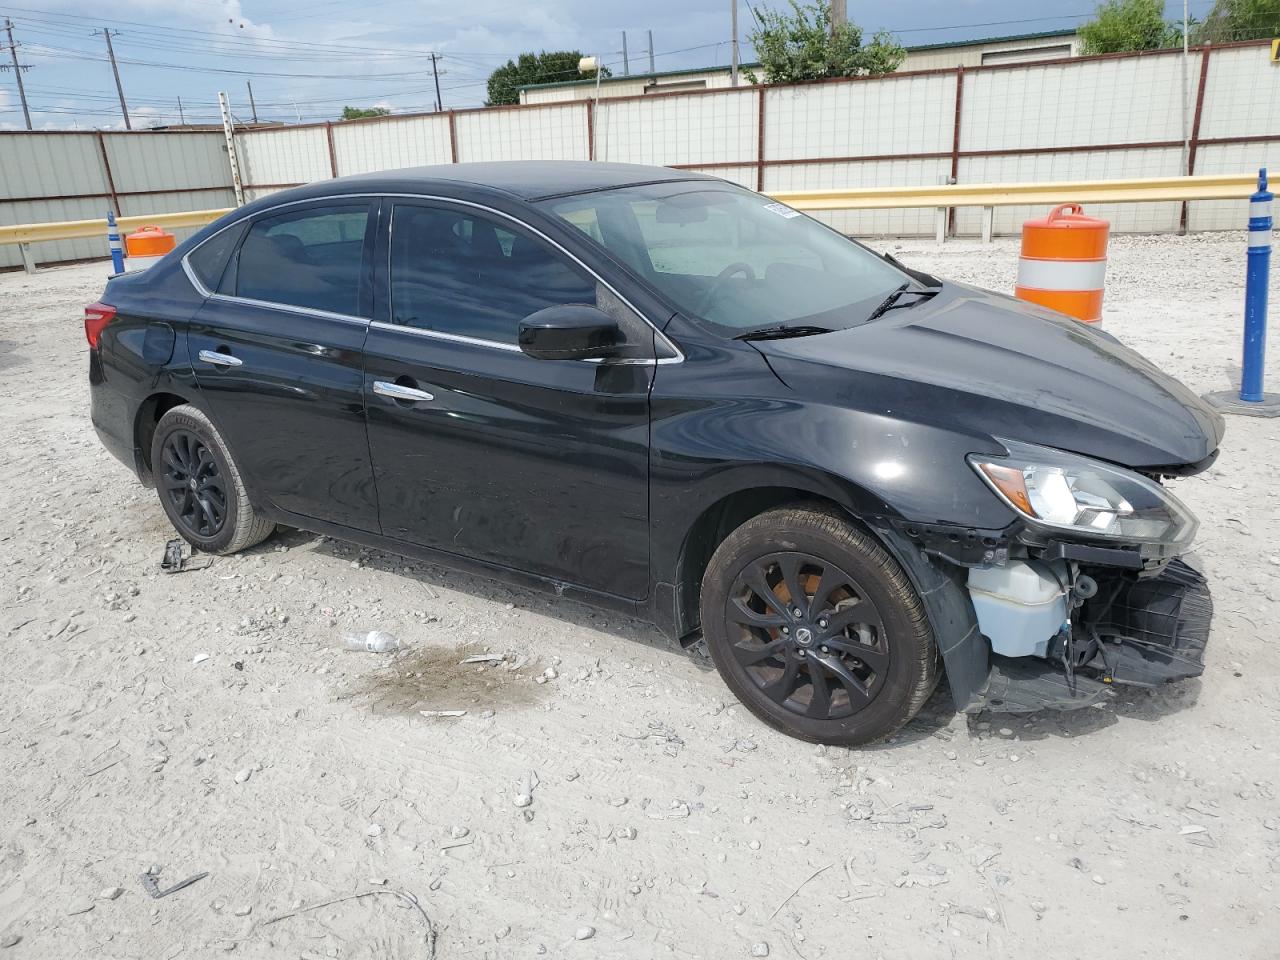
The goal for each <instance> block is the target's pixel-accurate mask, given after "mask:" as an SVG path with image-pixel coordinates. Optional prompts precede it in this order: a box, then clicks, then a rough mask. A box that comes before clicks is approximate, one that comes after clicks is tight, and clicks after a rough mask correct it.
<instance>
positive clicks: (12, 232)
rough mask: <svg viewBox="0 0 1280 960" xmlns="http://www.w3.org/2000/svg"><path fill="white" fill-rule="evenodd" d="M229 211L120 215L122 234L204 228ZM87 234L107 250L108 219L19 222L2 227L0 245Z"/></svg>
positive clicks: (72, 237)
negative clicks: (142, 229) (149, 229)
mask: <svg viewBox="0 0 1280 960" xmlns="http://www.w3.org/2000/svg"><path fill="white" fill-rule="evenodd" d="M230 212H231V210H230V209H226V210H189V211H186V212H185V213H153V214H149V215H148V216H145V217H120V218H118V219H117V221H116V222H117V223H118V224H119V226H120V235H121V236H124V235H125V234H126V233H128V232H129V231H130V230H136V229H138V228H139V227H145V226H148V225H151V224H154V225H155V226H157V227H203V226H204V225H205V224H206V223H212V222H213V221H214V220H217V219H218V218H219V217H220V216H222V215H223V214H224V213H230ZM84 237H101V238H102V242H103V249H106V246H105V245H106V240H107V221H106V219H105V218H104V219H102V220H63V221H60V222H56V223H19V224H15V225H13V226H9V227H3V226H0V245H2V244H6V243H39V242H41V241H44V240H79V239H82V238H84Z"/></svg>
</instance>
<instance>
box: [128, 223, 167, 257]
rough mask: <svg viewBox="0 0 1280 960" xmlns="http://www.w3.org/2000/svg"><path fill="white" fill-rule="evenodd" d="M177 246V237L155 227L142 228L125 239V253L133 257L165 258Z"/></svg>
mask: <svg viewBox="0 0 1280 960" xmlns="http://www.w3.org/2000/svg"><path fill="white" fill-rule="evenodd" d="M177 245H178V238H177V237H175V236H174V235H173V234H172V233H170V232H169V231H167V230H165V229H163V228H161V227H155V226H145V227H140V228H139V229H137V230H135V231H133V233H131V234H129V235H128V236H126V237H125V238H124V248H125V251H126V252H127V253H128V254H129V256H131V257H163V256H164V255H165V254H166V253H168V252H169V251H170V250H172V249H173V248H174V247H176V246H177Z"/></svg>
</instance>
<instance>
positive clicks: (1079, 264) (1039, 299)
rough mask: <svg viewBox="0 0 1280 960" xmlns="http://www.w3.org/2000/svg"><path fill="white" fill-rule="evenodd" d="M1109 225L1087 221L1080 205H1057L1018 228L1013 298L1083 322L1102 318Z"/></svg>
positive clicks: (1101, 221) (1102, 221)
mask: <svg viewBox="0 0 1280 960" xmlns="http://www.w3.org/2000/svg"><path fill="white" fill-rule="evenodd" d="M1110 232H1111V224H1109V223H1108V222H1107V221H1106V220H1099V219H1098V218H1096V217H1086V216H1085V215H1084V208H1083V207H1081V206H1080V204H1078V203H1061V204H1059V205H1058V206H1056V207H1054V208H1053V209H1052V210H1051V211H1049V215H1048V216H1047V217H1045V218H1044V219H1043V220H1028V221H1026V222H1025V223H1024V224H1023V225H1022V258H1021V259H1020V260H1019V261H1018V285H1017V287H1016V288H1015V290H1014V295H1015V296H1017V297H1018V298H1019V299H1020V300H1029V301H1031V302H1032V303H1039V304H1042V305H1043V306H1046V307H1049V308H1051V309H1053V310H1057V311H1059V312H1060V313H1065V314H1067V315H1068V316H1072V317H1075V318H1076V319H1077V320H1083V321H1084V322H1085V323H1097V322H1099V321H1100V320H1101V319H1102V287H1103V280H1104V279H1105V277H1106V273H1107V236H1108V234H1109V233H1110Z"/></svg>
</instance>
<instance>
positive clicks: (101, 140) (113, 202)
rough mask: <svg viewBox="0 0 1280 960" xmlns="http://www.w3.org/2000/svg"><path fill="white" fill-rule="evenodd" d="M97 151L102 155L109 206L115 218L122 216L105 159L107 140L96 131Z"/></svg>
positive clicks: (109, 169)
mask: <svg viewBox="0 0 1280 960" xmlns="http://www.w3.org/2000/svg"><path fill="white" fill-rule="evenodd" d="M98 151H99V152H100V153H101V154H102V172H103V173H104V174H106V178H107V191H108V192H109V193H110V194H111V206H112V207H114V208H115V212H116V216H117V217H119V216H122V215H123V214H122V213H121V210H120V197H119V196H118V195H117V194H116V180H115V177H114V176H112V174H111V161H110V160H108V159H107V138H106V137H105V136H104V135H103V133H102V131H101V130H99V131H98Z"/></svg>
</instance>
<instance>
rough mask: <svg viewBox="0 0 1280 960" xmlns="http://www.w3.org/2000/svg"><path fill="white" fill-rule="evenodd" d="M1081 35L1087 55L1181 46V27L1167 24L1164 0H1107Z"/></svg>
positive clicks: (1085, 26)
mask: <svg viewBox="0 0 1280 960" xmlns="http://www.w3.org/2000/svg"><path fill="white" fill-rule="evenodd" d="M1079 32H1080V40H1081V44H1082V46H1083V47H1084V52H1085V53H1126V52H1128V51H1130V50H1159V49H1161V48H1162V47H1176V46H1178V45H1179V44H1181V43H1182V29H1181V25H1180V24H1173V23H1166V22H1165V19H1164V0H1107V2H1106V3H1101V4H1099V5H1098V7H1097V9H1096V10H1095V11H1094V16H1093V19H1092V20H1090V21H1089V22H1088V23H1086V24H1085V25H1084V26H1082V27H1081V28H1080V31H1079Z"/></svg>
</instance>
